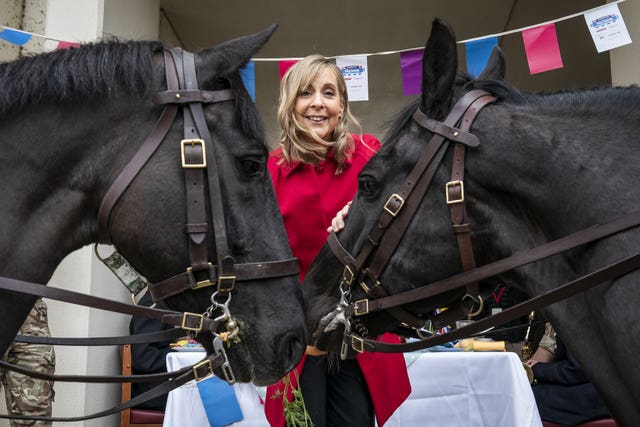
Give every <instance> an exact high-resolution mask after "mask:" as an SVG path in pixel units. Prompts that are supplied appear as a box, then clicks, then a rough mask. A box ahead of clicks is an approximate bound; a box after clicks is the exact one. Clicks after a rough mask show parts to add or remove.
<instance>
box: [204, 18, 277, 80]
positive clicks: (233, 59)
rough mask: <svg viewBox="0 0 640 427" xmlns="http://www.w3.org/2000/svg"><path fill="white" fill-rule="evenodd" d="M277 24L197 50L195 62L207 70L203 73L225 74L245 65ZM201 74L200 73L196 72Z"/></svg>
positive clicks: (269, 36)
mask: <svg viewBox="0 0 640 427" xmlns="http://www.w3.org/2000/svg"><path fill="white" fill-rule="evenodd" d="M276 28H278V24H272V25H271V26H269V28H267V29H266V30H264V31H262V32H260V33H255V34H251V35H248V36H244V37H239V38H237V39H233V40H229V41H226V42H224V43H221V44H219V45H217V46H215V47H213V48H209V49H203V50H201V51H199V52H198V59H197V64H198V67H199V68H200V67H202V68H203V69H206V70H207V73H205V75H211V74H212V73H213V74H214V75H216V76H226V75H229V74H231V73H233V72H234V71H236V70H238V69H239V68H242V67H244V66H245V65H247V63H248V62H249V60H250V59H251V57H252V56H253V55H254V54H255V53H256V52H257V51H259V50H260V48H261V47H262V46H264V45H265V44H266V43H267V41H269V39H270V38H271V36H272V35H273V33H274V32H275V30H276ZM198 74H201V73H198Z"/></svg>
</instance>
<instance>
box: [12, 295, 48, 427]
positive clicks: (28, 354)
mask: <svg viewBox="0 0 640 427" xmlns="http://www.w3.org/2000/svg"><path fill="white" fill-rule="evenodd" d="M18 334H20V335H37V336H49V335H50V333H49V323H48V320H47V305H46V303H45V302H44V301H43V300H42V299H41V298H39V299H37V300H36V303H35V304H34V306H33V308H32V309H31V312H30V313H29V316H28V317H27V319H26V320H25V321H24V323H23V324H22V327H21V328H20V331H19V332H18ZM3 359H4V360H6V361H7V362H9V363H12V364H16V365H20V366H23V367H25V368H27V369H30V370H34V371H38V372H42V373H46V374H50V375H52V374H53V373H54V371H55V364H56V358H55V352H54V349H53V346H52V345H44V344H30V343H20V342H14V343H12V344H11V345H10V346H9V349H8V350H7V353H6V354H5V356H4V358H3ZM0 380H1V382H2V385H3V386H4V394H5V399H6V401H7V410H8V411H9V414H12V415H38V416H51V404H52V402H53V396H54V391H53V381H43V380H37V379H33V378H30V377H28V376H25V375H22V374H18V373H16V372H12V371H7V370H4V369H0ZM18 426H34V427H45V426H51V422H47V421H31V420H11V427H18Z"/></svg>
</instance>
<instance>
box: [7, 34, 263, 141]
mask: <svg viewBox="0 0 640 427" xmlns="http://www.w3.org/2000/svg"><path fill="white" fill-rule="evenodd" d="M163 49H164V46H163V44H162V43H161V42H159V41H117V40H110V41H102V42H97V43H87V44H82V45H80V46H79V47H77V48H70V49H64V50H56V51H52V52H47V53H43V54H39V55H34V56H27V57H23V58H20V59H18V60H16V61H12V62H7V63H1V64H0V118H3V117H5V116H6V115H7V114H8V113H9V111H11V112H17V111H19V110H21V109H23V108H25V107H28V106H30V105H37V104H39V103H41V102H45V101H47V100H49V101H50V100H56V101H57V102H62V103H66V102H68V103H71V102H83V103H86V102H91V101H94V100H96V99H103V98H106V97H109V96H115V95H117V94H120V93H127V94H128V95H132V96H141V97H146V96H149V91H150V90H151V85H152V82H153V63H152V58H153V56H154V55H155V54H158V53H161V52H162V50H163ZM236 74H237V73H236ZM228 77H229V79H230V80H232V81H233V83H234V86H236V87H237V86H240V85H241V84H242V82H241V79H240V78H239V76H228ZM245 95H246V96H240V94H238V95H237V99H236V109H237V117H238V122H239V125H240V126H241V127H242V130H243V131H244V132H245V133H247V134H249V135H252V136H253V137H254V138H257V139H259V140H260V141H262V142H263V143H264V137H263V136H262V135H264V131H263V127H262V122H261V120H260V118H259V116H258V113H257V110H256V109H255V108H254V107H253V106H252V105H250V98H249V95H248V94H246V93H245Z"/></svg>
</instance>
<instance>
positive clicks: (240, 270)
mask: <svg viewBox="0 0 640 427" xmlns="http://www.w3.org/2000/svg"><path fill="white" fill-rule="evenodd" d="M299 270H300V264H299V263H298V259H297V258H290V259H288V260H283V261H267V262H254V263H243V264H234V267H233V275H234V276H235V277H236V281H238V282H242V281H247V280H256V279H270V278H276V277H284V276H293V275H296V274H298V272H299ZM207 277H208V279H207V280H205V281H202V282H204V283H205V284H202V282H200V283H199V282H198V281H197V280H196V278H195V276H194V274H193V272H192V271H190V270H187V271H185V272H184V273H181V274H178V275H176V276H173V277H171V278H169V279H167V280H163V281H162V282H158V283H154V284H150V285H149V292H150V293H151V297H152V298H153V300H154V301H160V300H163V299H165V298H168V297H170V296H173V295H177V294H179V293H182V292H185V291H188V290H193V289H197V288H200V287H204V286H212V285H216V284H217V283H218V279H219V277H220V275H219V273H218V268H217V266H210V267H209V269H208V276H207Z"/></svg>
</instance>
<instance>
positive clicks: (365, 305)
mask: <svg viewBox="0 0 640 427" xmlns="http://www.w3.org/2000/svg"><path fill="white" fill-rule="evenodd" d="M353 313H354V314H355V315H356V316H364V315H365V314H368V313H369V300H368V299H361V300H358V301H356V302H355V304H354V305H353Z"/></svg>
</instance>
